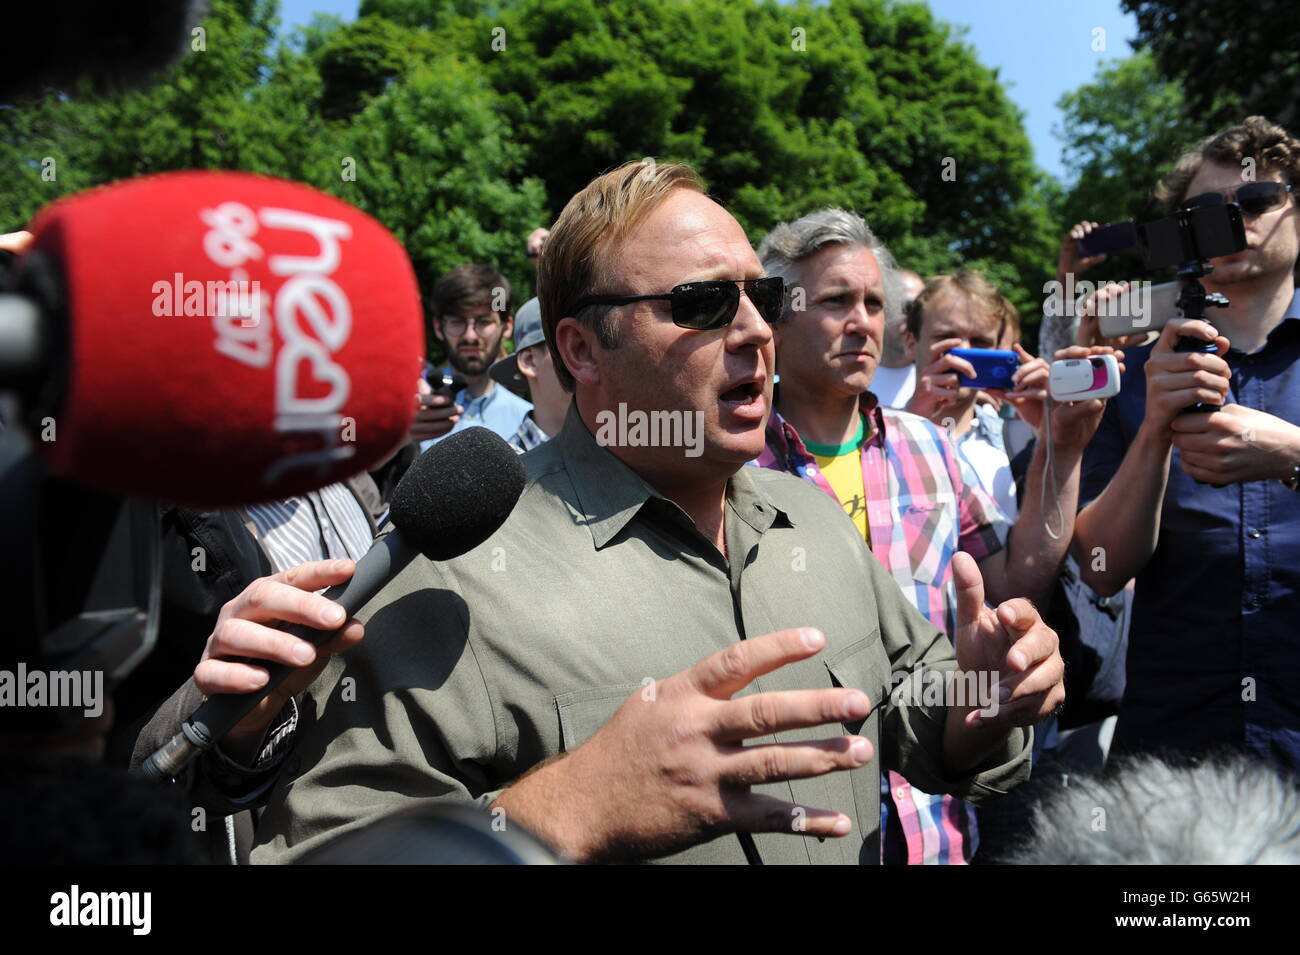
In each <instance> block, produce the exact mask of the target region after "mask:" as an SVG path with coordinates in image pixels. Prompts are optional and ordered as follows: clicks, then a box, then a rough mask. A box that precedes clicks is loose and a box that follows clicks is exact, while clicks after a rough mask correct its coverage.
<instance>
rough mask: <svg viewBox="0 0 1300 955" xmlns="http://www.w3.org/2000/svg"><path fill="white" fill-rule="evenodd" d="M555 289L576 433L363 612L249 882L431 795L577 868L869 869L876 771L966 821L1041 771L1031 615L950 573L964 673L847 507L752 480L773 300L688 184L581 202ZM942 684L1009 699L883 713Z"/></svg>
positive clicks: (665, 169) (549, 310)
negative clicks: (971, 805)
mask: <svg viewBox="0 0 1300 955" xmlns="http://www.w3.org/2000/svg"><path fill="white" fill-rule="evenodd" d="M538 291H539V298H540V300H541V306H542V321H543V325H544V327H545V331H546V340H547V343H548V345H549V347H550V349H551V351H552V355H553V357H554V360H555V361H554V364H555V369H556V372H557V374H558V375H559V377H560V380H561V382H562V383H563V384H564V385H565V386H566V387H567V388H569V389H571V390H572V391H573V393H574V401H573V404H572V406H571V407H570V410H569V414H568V417H567V419H566V421H565V425H564V428H563V429H562V431H561V433H560V434H559V435H558V436H557V437H556V438H555V439H554V440H552V441H549V442H547V443H546V444H545V445H543V446H541V447H539V448H537V449H535V450H533V451H530V452H529V453H528V454H526V455H524V457H523V459H522V460H523V462H524V465H525V467H526V469H527V471H528V475H529V483H528V486H527V488H526V489H525V491H524V495H523V497H522V498H521V500H520V502H519V504H518V506H517V507H516V509H515V511H514V513H513V514H512V515H511V517H510V519H509V520H508V521H507V522H506V524H505V525H504V526H503V527H502V528H501V529H500V530H499V531H498V532H497V533H496V534H495V535H494V536H493V537H492V538H490V539H489V540H488V541H487V542H486V543H484V544H483V545H482V546H480V547H479V548H477V549H475V550H473V551H471V552H470V553H468V554H466V555H464V556H462V557H459V558H457V559H455V560H452V561H448V562H446V563H440V564H435V563H432V562H430V561H427V560H423V559H420V558H417V559H416V561H415V562H414V563H413V564H412V565H411V566H410V567H409V568H408V569H407V570H405V571H404V572H402V573H401V574H400V575H399V576H397V577H396V578H395V579H394V580H393V581H392V582H391V583H390V584H389V585H388V586H387V587H386V588H385V589H384V590H383V591H381V592H380V594H379V595H378V596H377V597H376V598H375V599H374V600H373V601H372V602H371V603H370V604H369V605H368V606H367V607H366V608H365V609H364V610H363V611H362V612H361V613H360V614H359V615H358V616H359V617H360V618H361V619H362V620H363V622H364V623H365V625H366V629H367V632H368V633H369V634H370V639H369V640H367V641H365V642H364V643H363V644H362V645H361V646H360V647H359V648H358V649H357V650H356V651H354V652H352V653H350V654H348V655H347V657H346V659H336V660H335V661H334V662H333V663H331V665H330V667H329V668H328V669H327V670H326V671H325V673H324V674H323V675H322V677H321V679H320V680H319V681H317V683H316V684H315V685H314V686H313V687H312V690H311V693H310V699H309V700H308V701H307V702H306V704H305V705H304V707H303V708H302V709H303V714H304V715H303V722H302V725H301V726H300V727H299V731H298V735H299V739H298V741H297V749H296V752H295V753H294V754H293V756H292V757H291V758H290V760H289V761H288V763H287V767H286V771H285V773H284V774H283V776H282V777H281V778H280V779H279V781H278V782H277V784H276V787H275V789H274V790H273V792H272V794H271V796H270V800H269V804H268V807H267V810H266V814H265V816H264V817H263V820H262V824H261V827H260V829H259V839H260V840H261V844H260V845H259V846H258V847H257V848H256V849H255V850H254V853H253V861H255V862H274V861H287V860H291V859H294V858H297V857H299V856H301V855H302V854H303V853H305V852H306V851H309V850H310V849H313V848H315V847H317V846H319V845H321V844H323V843H324V842H326V841H328V840H329V839H331V838H333V837H335V836H337V835H340V834H342V833H344V832H347V831H351V830H354V829H357V828H359V827H362V826H364V825H366V824H367V823H369V822H372V821H374V820H376V819H378V818H380V817H382V816H384V815H386V814H388V813H391V812H393V811H395V810H398V809H400V808H403V807H407V806H410V805H412V804H414V803H417V802H419V801H423V800H428V799H442V800H476V801H478V802H479V803H481V804H482V805H484V806H490V807H492V809H493V810H494V813H495V815H496V818H497V820H499V821H500V824H501V825H505V826H509V825H512V824H521V825H523V826H525V827H527V828H529V829H532V830H533V831H534V832H536V833H537V834H539V835H541V836H542V837H543V838H545V839H546V840H547V841H549V842H550V843H551V844H552V845H554V846H555V847H556V848H557V849H559V850H560V851H561V852H563V853H565V854H566V855H568V856H569V857H571V858H574V859H577V860H579V861H588V862H594V861H611V860H628V859H646V858H659V857H668V861H672V862H685V863H733V862H734V863H741V862H745V861H746V860H747V859H748V860H749V861H757V859H755V856H757V857H759V858H761V860H762V861H764V862H768V863H876V862H878V861H879V859H880V847H879V845H880V844H879V822H880V804H879V780H880V775H879V774H880V771H881V767H882V766H883V767H886V768H891V769H896V770H897V771H898V772H900V773H902V774H903V775H904V776H905V777H907V778H908V779H909V780H911V781H912V782H913V783H915V784H916V785H918V786H920V787H922V788H923V789H925V790H926V791H927V792H951V793H954V794H957V795H959V796H961V797H962V798H964V799H968V800H971V801H975V802H978V801H979V799H980V798H981V797H983V796H985V795H987V794H990V793H1000V792H1004V791H1005V790H1006V789H1007V788H1008V787H1010V786H1012V785H1014V784H1015V783H1017V782H1019V781H1020V780H1021V779H1023V778H1024V777H1025V776H1026V775H1028V771H1029V747H1030V742H1031V739H1032V731H1031V730H1029V729H1027V728H1026V727H1027V726H1029V725H1030V724H1033V723H1034V722H1037V721H1038V720H1040V719H1042V718H1043V717H1045V716H1046V715H1047V714H1048V713H1050V712H1052V711H1053V710H1054V709H1055V708H1056V707H1057V706H1058V705H1059V704H1060V703H1061V702H1062V701H1063V700H1064V690H1063V688H1062V686H1061V675H1062V663H1061V659H1060V656H1059V654H1058V653H1057V649H1056V646H1057V641H1056V635H1055V634H1054V633H1053V632H1052V631H1051V630H1050V629H1049V628H1048V627H1047V626H1046V625H1045V624H1043V622H1042V621H1041V620H1040V619H1039V617H1038V614H1037V612H1036V611H1035V610H1034V608H1033V606H1032V605H1031V604H1030V603H1029V602H1028V601H1025V600H1020V599H1016V600H1010V601H1007V602H1006V603H1004V604H1002V605H1001V606H1000V607H998V608H997V609H996V610H993V609H990V608H987V607H985V606H984V603H983V585H982V582H981V580H980V576H979V571H978V569H977V568H976V566H975V564H974V561H972V560H968V559H966V558H965V557H964V556H962V555H958V557H957V558H956V560H957V561H958V562H959V563H958V569H957V587H958V593H959V596H958V605H959V606H958V622H957V628H956V634H955V654H954V645H953V644H950V643H949V642H948V639H947V637H945V636H944V634H943V633H942V632H941V631H940V630H939V629H937V628H936V627H934V626H931V625H930V624H929V623H927V622H926V621H925V620H924V618H922V617H921V616H920V614H918V613H917V612H916V610H915V609H914V608H913V607H912V606H911V605H910V604H908V603H907V602H906V601H905V600H904V599H903V597H902V595H901V593H900V592H899V590H898V588H897V586H895V585H894V583H893V581H892V580H891V579H890V578H889V576H888V575H887V574H886V572H885V571H884V570H883V568H882V567H881V566H880V564H879V563H878V562H877V561H876V560H875V558H873V557H872V555H871V553H870V551H869V550H868V549H867V547H866V546H865V544H864V542H863V540H862V537H861V535H860V534H858V532H857V530H856V528H855V527H854V525H853V523H852V522H851V521H849V520H847V519H846V518H845V516H844V514H843V512H842V511H841V509H840V508H839V506H838V505H837V504H836V503H835V501H833V500H830V499H829V498H828V497H827V496H826V495H825V494H823V493H821V492H820V491H818V490H817V489H816V488H814V487H811V486H809V485H808V484H806V483H805V482H802V481H800V480H798V479H797V478H793V477H790V476H789V475H785V474H779V473H776V472H769V471H763V470H759V469H756V468H745V467H743V465H744V464H745V462H747V461H749V460H751V459H752V458H754V457H756V456H757V455H758V454H759V453H760V452H761V451H762V450H763V442H764V425H765V423H766V421H767V417H768V414H769V413H770V409H771V397H772V374H773V359H774V348H773V338H772V330H771V328H770V324H771V323H772V322H775V321H777V320H778V319H779V317H780V314H781V307H782V302H783V289H782V283H781V280H780V279H779V278H774V279H764V278H763V272H762V268H761V266H760V264H759V261H758V258H757V257H756V256H755V254H754V251H753V249H752V248H751V247H750V245H749V242H748V240H747V239H746V237H745V233H744V231H743V230H742V229H741V227H740V225H739V223H737V222H736V220H735V219H734V218H733V217H732V216H731V215H730V214H728V213H727V212H726V210H724V209H723V208H722V207H721V206H720V205H718V204H717V203H716V202H714V201H713V200H711V199H710V198H708V197H707V196H706V195H705V194H704V192H703V188H702V186H701V184H700V182H699V179H698V178H697V177H696V175H695V173H694V172H693V171H692V170H691V169H689V168H688V167H685V166H680V165H670V164H658V165H656V164H654V163H651V162H644V163H631V164H627V165H625V166H623V167H621V168H619V169H616V170H614V171H612V172H609V173H606V174H605V175H602V176H600V177H599V178H597V179H596V180H594V181H593V182H592V183H591V184H590V185H588V186H587V188H586V189H584V190H583V191H582V192H580V193H578V195H576V196H575V197H574V198H573V199H572V200H571V201H570V202H569V204H568V206H567V207H566V208H565V210H564V212H563V213H562V214H561V216H560V218H559V220H558V221H557V223H556V225H555V227H554V229H553V230H552V233H551V237H550V239H549V240H548V242H547V244H546V246H545V249H544V250H543V253H542V258H541V263H540V266H539V273H538ZM615 418H616V419H617V421H618V422H619V426H618V427H611V426H610V422H611V421H612V420H614V419H615ZM647 423H648V426H647ZM625 424H626V425H627V426H626V427H625V426H624V425H625ZM701 433H702V435H703V439H702V442H698V435H699V434H701ZM686 435H693V436H696V438H697V440H694V441H692V442H691V444H690V446H688V447H683V444H684V443H685V441H684V440H683V439H684V436H686ZM597 436H600V438H601V440H600V441H598V439H597ZM701 445H702V447H701ZM954 670H956V671H959V672H958V673H957V674H954V676H957V677H958V679H957V680H956V683H957V685H958V686H960V685H961V683H963V682H971V683H975V684H976V685H987V686H992V687H994V688H995V690H994V696H993V700H992V705H989V703H990V701H988V700H980V701H972V700H969V699H967V700H962V701H960V702H954V703H953V705H945V703H944V702H943V701H936V700H935V699H933V695H932V694H931V695H926V694H923V693H922V692H920V691H919V689H918V691H917V692H914V693H892V696H891V692H892V691H895V690H896V689H897V688H898V687H899V686H900V684H901V682H902V681H904V680H906V681H922V680H925V678H926V675H927V674H929V675H930V676H931V677H932V676H933V671H937V672H939V673H947V672H948V671H954ZM963 676H970V677H976V678H978V680H970V681H963V679H961V678H962V677H963ZM931 682H932V681H931ZM998 691H1001V693H1000V695H999V693H998ZM891 700H896V701H900V702H897V703H896V702H891ZM907 701H915V702H907ZM981 706H983V707H984V708H983V709H981V708H980V707H981ZM737 832H739V833H753V834H754V836H753V837H752V842H751V841H750V840H749V837H746V838H745V839H738V838H736V837H735V836H733V835H730V834H731V833H737ZM810 837H817V838H810Z"/></svg>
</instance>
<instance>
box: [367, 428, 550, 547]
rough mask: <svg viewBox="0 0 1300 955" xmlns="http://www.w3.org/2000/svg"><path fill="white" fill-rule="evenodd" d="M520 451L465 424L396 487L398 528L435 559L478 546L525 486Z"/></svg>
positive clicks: (394, 507) (393, 510)
mask: <svg viewBox="0 0 1300 955" xmlns="http://www.w3.org/2000/svg"><path fill="white" fill-rule="evenodd" d="M524 481H525V478H524V469H523V465H521V464H520V463H519V455H518V454H516V453H515V451H514V449H513V448H511V447H510V445H508V444H507V443H506V442H505V441H503V440H501V438H500V437H498V436H497V435H496V434H495V433H494V432H492V431H489V430H488V429H487V428H478V427H475V428H466V429H465V430H464V431H458V432H456V433H455V434H452V435H449V436H448V437H446V438H444V439H442V440H441V441H439V442H438V443H437V444H435V445H434V446H433V447H431V448H430V449H429V450H428V451H425V452H424V453H423V454H421V455H420V456H419V457H417V458H416V459H415V461H414V463H412V465H411V467H410V469H409V470H408V471H407V472H406V474H404V475H403V476H402V480H401V481H399V482H398V484H397V487H396V488H395V489H394V490H393V499H392V503H391V519H392V522H393V526H394V527H396V528H397V530H398V531H399V532H400V533H401V535H402V537H404V538H405V539H406V540H407V541H408V542H409V543H410V544H411V546H413V547H415V548H416V549H417V550H418V551H420V553H422V554H424V556H426V557H428V558H429V559H430V560H450V559H451V558H453V557H458V556H459V555H461V554H464V553H467V552H468V551H471V550H473V549H474V548H475V547H477V546H478V545H479V544H481V543H483V542H484V541H485V540H487V539H488V538H489V537H491V536H492V535H493V534H494V533H496V530H497V528H499V527H500V526H501V525H502V524H504V523H505V520H506V518H507V517H509V516H510V512H511V511H512V510H513V509H514V506H515V503H516V502H517V501H518V500H519V496H520V495H521V494H522V493H523V490H524Z"/></svg>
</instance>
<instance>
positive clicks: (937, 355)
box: [906, 338, 975, 420]
mask: <svg viewBox="0 0 1300 955" xmlns="http://www.w3.org/2000/svg"><path fill="white" fill-rule="evenodd" d="M960 347H961V339H960V338H945V339H943V340H942V341H938V342H935V343H934V344H933V345H931V346H930V352H929V354H928V355H927V356H926V358H927V360H928V361H929V364H928V365H926V366H925V367H924V368H922V369H921V371H920V373H919V374H918V375H917V376H916V388H915V390H914V391H913V392H912V397H911V398H910V399H909V400H908V402H907V408H906V410H907V411H910V412H911V413H912V414H918V415H920V416H921V417H922V418H930V419H931V420H933V418H934V415H935V413H936V412H938V411H939V410H940V409H942V408H946V407H947V406H948V405H950V404H953V403H954V402H956V400H957V396H958V394H959V393H960V391H961V385H960V384H958V381H957V375H958V374H959V373H960V374H963V375H965V376H966V377H968V378H974V377H975V366H974V365H972V364H971V363H970V362H968V361H966V359H964V358H958V357H957V356H956V355H953V354H951V352H952V350H953V349H954V348H960Z"/></svg>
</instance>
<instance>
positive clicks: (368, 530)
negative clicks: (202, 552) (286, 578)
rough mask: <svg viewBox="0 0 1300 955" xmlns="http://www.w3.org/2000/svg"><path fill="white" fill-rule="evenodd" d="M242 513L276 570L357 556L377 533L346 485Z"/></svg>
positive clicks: (367, 547) (331, 486)
mask: <svg viewBox="0 0 1300 955" xmlns="http://www.w3.org/2000/svg"><path fill="white" fill-rule="evenodd" d="M244 511H245V513H246V514H247V515H248V519H249V520H250V521H251V522H252V524H253V528H254V532H255V535H256V537H257V542H258V543H259V544H260V545H261V546H262V550H264V551H265V552H266V556H267V558H268V559H269V560H270V561H271V566H272V567H274V568H275V571H276V573H279V572H280V571H283V570H288V569H289V568H290V567H296V566H298V565H299V564H303V563H306V562H307V561H310V560H331V559H334V558H340V557H351V558H352V559H353V560H360V559H361V558H362V557H363V556H365V553H366V551H368V550H370V544H371V542H372V541H373V540H374V537H375V535H374V529H373V527H372V525H371V523H370V518H369V516H368V515H367V514H366V511H365V509H364V508H363V507H362V506H361V503H360V502H359V501H358V500H357V498H356V496H355V495H353V493H352V492H351V491H350V490H348V488H347V485H344V484H331V485H329V486H328V487H323V488H321V489H320V490H319V491H310V492H308V493H307V494H304V495H302V496H301V497H291V498H287V499H285V500H283V501H271V502H269V503H265V504H250V505H248V507H246V508H245V509H244Z"/></svg>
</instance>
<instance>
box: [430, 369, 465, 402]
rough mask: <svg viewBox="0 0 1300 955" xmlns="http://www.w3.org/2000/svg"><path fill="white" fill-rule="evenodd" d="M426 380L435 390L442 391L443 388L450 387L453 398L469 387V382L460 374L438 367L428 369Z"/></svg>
mask: <svg viewBox="0 0 1300 955" xmlns="http://www.w3.org/2000/svg"><path fill="white" fill-rule="evenodd" d="M424 380H425V381H427V382H428V383H429V387H430V388H432V389H433V390H434V391H440V390H442V389H443V388H446V389H449V390H450V391H451V396H452V397H453V398H455V397H456V396H457V395H458V394H460V393H461V392H462V391H464V390H465V389H466V388H468V387H469V382H467V381H466V380H465V379H464V378H462V377H461V376H460V375H457V374H455V373H451V374H449V373H447V372H444V371H442V370H441V369H438V368H430V369H429V370H428V371H426V372H425V373H424Z"/></svg>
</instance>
